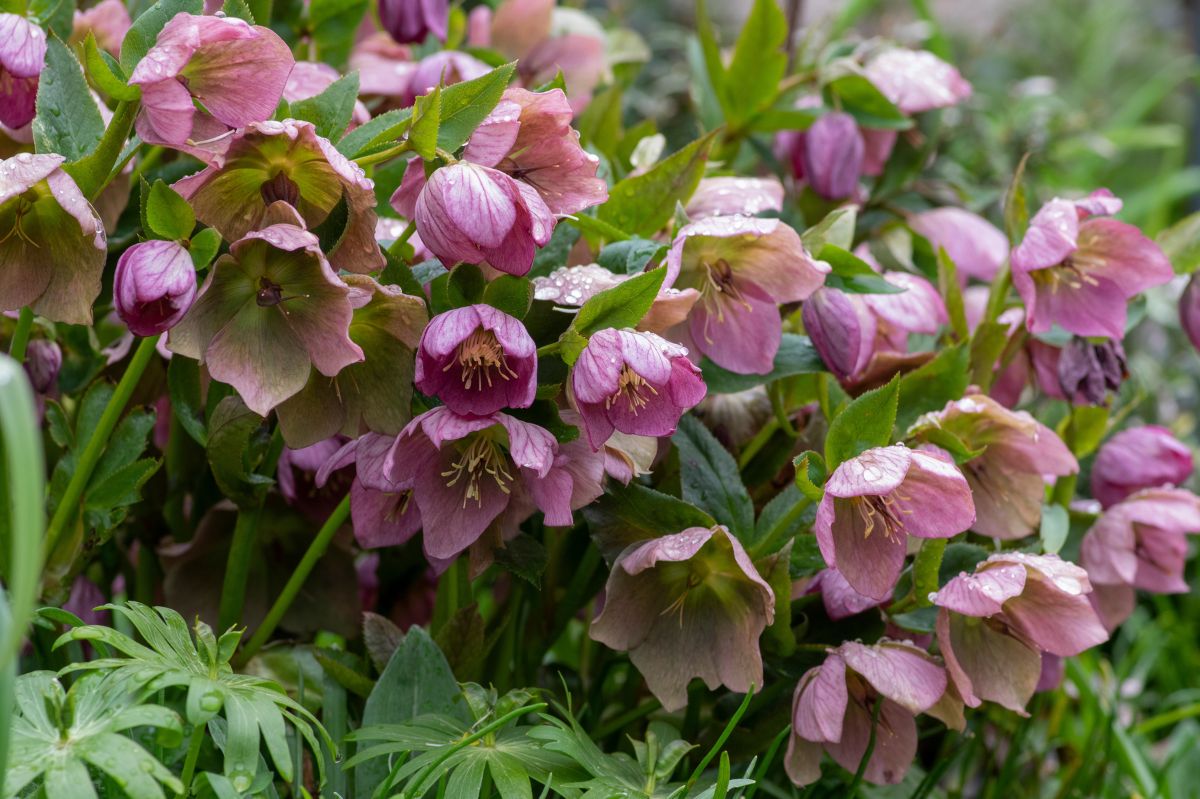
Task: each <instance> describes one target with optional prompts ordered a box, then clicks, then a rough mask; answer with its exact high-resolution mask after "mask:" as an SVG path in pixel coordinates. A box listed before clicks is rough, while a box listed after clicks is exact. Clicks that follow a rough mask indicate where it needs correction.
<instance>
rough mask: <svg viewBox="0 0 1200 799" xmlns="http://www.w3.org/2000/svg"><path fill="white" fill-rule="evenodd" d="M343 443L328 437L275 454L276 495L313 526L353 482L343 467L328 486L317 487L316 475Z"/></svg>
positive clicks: (335, 505)
mask: <svg viewBox="0 0 1200 799" xmlns="http://www.w3.org/2000/svg"><path fill="white" fill-rule="evenodd" d="M345 443H346V438H345V436H330V437H329V438H326V439H323V440H321V441H318V442H317V443H315V444H312V445H309V446H307V447H301V448H299V449H293V448H291V447H287V446H285V447H284V448H283V449H282V450H281V451H280V453H279V463H278V466H277V467H276V469H275V480H276V482H277V484H278V486H279V495H280V496H282V497H283V501H284V502H286V503H287V504H288V505H290V506H291V507H293V508H295V509H296V510H298V511H300V512H301V513H303V514H304V515H305V516H307V517H308V518H309V519H311V520H313V521H314V522H316V523H317V524H320V523H321V522H323V521H325V519H327V518H329V514H330V513H332V512H333V510H334V508H336V507H337V504H338V503H339V502H341V500H342V497H344V496H345V495H346V490H347V489H348V488H350V484H351V483H352V482H353V480H354V470H353V469H350V468H348V467H344V468H340V469H337V470H335V471H334V473H333V474H332V475H331V476H332V479H331V480H329V482H322V484H321V485H317V479H316V478H317V472H319V471H320V470H321V467H322V466H324V465H325V464H326V463H328V462H329V460H330V458H332V457H333V456H334V455H335V454H337V452H338V451H339V450H340V449H341V448H342V446H343V445H344V444H345Z"/></svg>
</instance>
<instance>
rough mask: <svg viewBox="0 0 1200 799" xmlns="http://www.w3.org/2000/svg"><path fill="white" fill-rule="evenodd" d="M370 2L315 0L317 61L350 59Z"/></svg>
mask: <svg viewBox="0 0 1200 799" xmlns="http://www.w3.org/2000/svg"><path fill="white" fill-rule="evenodd" d="M368 6H369V3H368V2H367V0H312V2H311V3H310V4H309V8H308V18H309V23H310V28H309V30H311V31H312V37H313V42H314V44H316V46H317V57H316V60H317V61H324V62H325V63H326V64H331V65H333V66H335V67H341V66H342V65H343V64H344V63H345V62H346V58H347V57H348V56H349V55H350V49H351V48H352V47H353V46H354V36H355V34H356V33H357V32H358V27H359V24H360V23H361V22H362V20H363V15H365V14H366V12H367V7H368Z"/></svg>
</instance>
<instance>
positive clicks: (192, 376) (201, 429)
mask: <svg viewBox="0 0 1200 799" xmlns="http://www.w3.org/2000/svg"><path fill="white" fill-rule="evenodd" d="M167 390H168V393H169V394H170V397H171V412H172V413H174V414H175V418H176V419H178V420H179V424H180V426H181V427H183V429H184V430H185V431H186V432H187V434H188V435H189V436H191V437H192V439H193V440H194V441H195V442H196V443H197V444H199V445H200V446H202V447H203V446H205V444H207V443H208V427H207V425H205V423H204V408H203V406H202V405H201V400H200V365H199V364H198V363H196V362H195V361H193V360H192V359H191V358H185V357H183V356H182V355H180V356H178V357H175V358H172V359H171V361H170V363H169V364H168V366H167Z"/></svg>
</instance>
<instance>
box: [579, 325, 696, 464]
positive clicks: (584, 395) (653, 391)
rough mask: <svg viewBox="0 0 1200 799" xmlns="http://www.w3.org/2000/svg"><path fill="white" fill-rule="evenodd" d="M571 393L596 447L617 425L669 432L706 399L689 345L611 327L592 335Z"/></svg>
mask: <svg viewBox="0 0 1200 799" xmlns="http://www.w3.org/2000/svg"><path fill="white" fill-rule="evenodd" d="M571 393H572V396H573V397H574V398H575V405H576V407H578V409H579V414H580V416H582V417H583V429H584V431H585V432H586V433H587V437H588V441H589V442H590V443H591V445H592V449H597V450H598V449H600V447H601V446H603V445H604V442H605V441H607V440H608V438H609V436H611V435H612V434H613V431H614V430H617V431H620V432H622V433H629V434H631V435H643V436H669V435H671V434H673V433H674V432H675V426H676V425H677V424H678V423H679V417H680V416H682V415H683V413H684V412H686V411H687V410H688V409H689V408H692V407H693V406H695V405H696V403H698V402H699V401H700V400H702V399H704V394H705V386H704V379H703V378H702V377H700V370H699V369H698V368H697V367H696V365H695V364H694V363H692V362H691V361H690V360H688V357H687V349H686V348H684V347H681V346H679V345H678V344H672V343H671V342H669V341H667V340H665V339H663V338H661V337H659V336H657V335H655V334H654V333H638V332H635V331H633V330H616V329H614V328H606V329H604V330H601V331H599V332H597V333H595V334H593V335H592V337H591V339H590V340H589V341H588V344H587V346H586V347H585V348H584V350H583V352H582V353H580V355H579V359H578V360H577V361H576V362H575V367H574V369H573V370H572V372H571Z"/></svg>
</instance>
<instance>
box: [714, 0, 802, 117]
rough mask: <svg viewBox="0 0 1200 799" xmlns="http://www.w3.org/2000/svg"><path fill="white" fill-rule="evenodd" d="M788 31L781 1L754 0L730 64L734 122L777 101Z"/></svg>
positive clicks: (730, 115) (729, 81) (729, 78)
mask: <svg viewBox="0 0 1200 799" xmlns="http://www.w3.org/2000/svg"><path fill="white" fill-rule="evenodd" d="M787 35H788V25H787V18H786V17H784V15H783V9H782V8H781V7H780V5H779V3H777V2H776V0H755V2H754V7H753V8H752V9H751V10H750V16H749V17H747V18H746V22H745V23H744V24H743V25H742V32H741V35H740V36H738V41H737V47H736V48H735V49H734V51H733V60H732V61H731V62H730V64H729V72H728V79H727V80H728V83H727V85H728V86H730V87H735V88H734V90H733V91H729V92H728V93H727V99H728V103H729V109H728V115H729V122H730V123H731V124H736V123H738V122H742V121H744V120H746V119H748V118H750V117H751V116H752V115H753V114H754V113H755V112H756V111H760V110H762V109H763V108H766V107H767V106H769V105H771V103H772V102H774V100H775V96H776V94H777V93H778V91H779V89H778V86H779V81H780V79H782V78H783V73H784V72H785V71H786V70H787V55H786V54H785V53H784V51H783V46H784V43H785V41H786V39H787ZM710 79H711V75H710Z"/></svg>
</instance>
